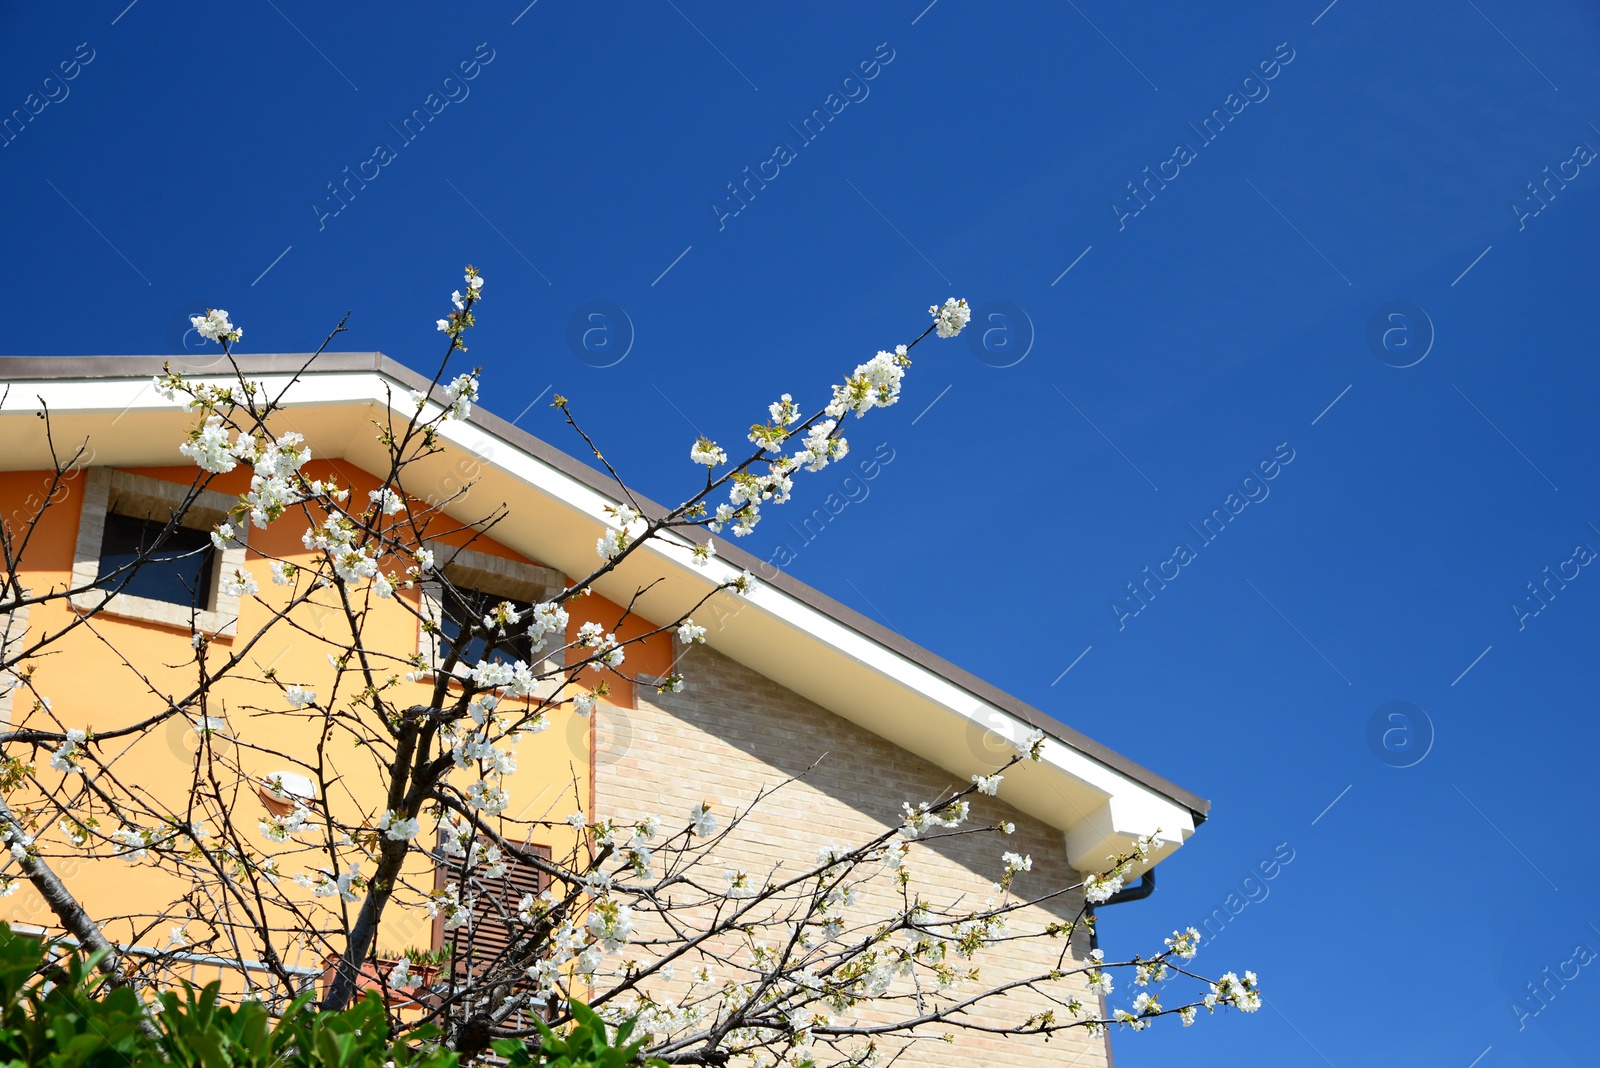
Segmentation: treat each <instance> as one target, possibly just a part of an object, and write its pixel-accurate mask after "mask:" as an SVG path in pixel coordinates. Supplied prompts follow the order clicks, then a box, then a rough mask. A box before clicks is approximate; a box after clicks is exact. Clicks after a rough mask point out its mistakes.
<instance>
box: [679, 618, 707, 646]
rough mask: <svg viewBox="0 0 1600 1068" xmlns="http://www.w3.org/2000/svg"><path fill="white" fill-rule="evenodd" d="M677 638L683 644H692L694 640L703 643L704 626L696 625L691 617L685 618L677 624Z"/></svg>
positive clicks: (704, 639)
mask: <svg viewBox="0 0 1600 1068" xmlns="http://www.w3.org/2000/svg"><path fill="white" fill-rule="evenodd" d="M678 640H679V641H680V642H682V643H683V644H685V645H693V644H694V643H695V642H699V643H700V644H701V645H704V644H705V641H706V628H704V627H702V626H700V625H698V624H697V623H695V621H694V620H692V619H686V620H684V621H683V622H682V623H681V624H679V626H678Z"/></svg>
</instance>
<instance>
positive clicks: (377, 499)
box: [367, 486, 406, 515]
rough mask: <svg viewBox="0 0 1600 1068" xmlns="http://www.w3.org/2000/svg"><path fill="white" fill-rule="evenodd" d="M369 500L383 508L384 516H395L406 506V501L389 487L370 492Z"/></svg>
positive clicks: (368, 494)
mask: <svg viewBox="0 0 1600 1068" xmlns="http://www.w3.org/2000/svg"><path fill="white" fill-rule="evenodd" d="M367 498H368V499H369V500H370V501H372V502H373V503H374V504H376V505H378V506H379V507H380V508H382V509H383V514H384V515H394V514H395V513H396V512H398V511H400V509H402V508H404V507H405V506H406V502H405V499H404V498H402V497H401V496H400V495H399V494H398V493H396V492H395V491H394V490H392V489H390V488H389V487H388V486H384V487H383V488H381V489H375V490H370V491H368V493H367Z"/></svg>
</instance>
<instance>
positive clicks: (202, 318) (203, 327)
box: [189, 308, 244, 343]
mask: <svg viewBox="0 0 1600 1068" xmlns="http://www.w3.org/2000/svg"><path fill="white" fill-rule="evenodd" d="M189 325H190V326H192V327H194V329H195V332H196V333H198V334H199V335H200V336H201V337H203V338H207V339H209V340H211V341H216V342H219V343H220V342H223V341H238V340H239V339H240V338H242V337H244V331H243V330H241V329H239V328H238V327H237V326H234V325H233V324H232V323H230V322H228V313H227V311H226V310H224V309H222V308H208V309H207V310H206V313H205V314H204V315H191V316H189Z"/></svg>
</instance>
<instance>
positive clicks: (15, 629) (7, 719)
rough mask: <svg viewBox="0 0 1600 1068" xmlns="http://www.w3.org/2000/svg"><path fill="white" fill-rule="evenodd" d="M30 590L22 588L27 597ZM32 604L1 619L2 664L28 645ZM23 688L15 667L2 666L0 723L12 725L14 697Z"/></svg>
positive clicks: (14, 609) (0, 651)
mask: <svg viewBox="0 0 1600 1068" xmlns="http://www.w3.org/2000/svg"><path fill="white" fill-rule="evenodd" d="M29 593H30V591H29V590H26V589H24V590H22V596H24V597H26V596H28V595H29ZM31 607H32V605H23V606H22V607H21V608H13V609H12V610H11V611H9V612H7V613H6V614H5V617H4V619H0V664H4V663H5V660H6V658H7V657H9V656H14V655H16V652H17V651H18V649H19V648H20V647H23V646H24V645H26V643H27V640H28V609H29V608H31ZM20 689H22V678H21V676H19V675H18V674H17V672H16V670H15V669H13V668H7V667H0V725H4V726H7V727H9V726H11V705H12V698H14V697H15V696H16V693H17V691H18V690H20Z"/></svg>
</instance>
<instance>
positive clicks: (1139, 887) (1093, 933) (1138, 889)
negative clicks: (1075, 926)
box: [1086, 868, 1156, 950]
mask: <svg viewBox="0 0 1600 1068" xmlns="http://www.w3.org/2000/svg"><path fill="white" fill-rule="evenodd" d="M1155 892H1156V870H1155V868H1151V869H1149V870H1148V871H1146V872H1145V873H1144V875H1142V876H1140V878H1139V881H1138V882H1137V883H1135V884H1133V885H1132V886H1125V887H1123V888H1122V889H1121V890H1118V891H1117V892H1116V893H1114V894H1112V895H1111V896H1110V897H1108V898H1106V899H1105V900H1104V901H1102V902H1100V904H1098V905H1088V906H1086V907H1087V908H1088V910H1089V916H1090V918H1091V919H1092V918H1093V917H1094V914H1095V910H1096V909H1103V908H1107V907H1109V906H1111V905H1120V904H1122V903H1123V902H1124V901H1143V900H1144V899H1145V898H1147V897H1149V896H1150V895H1151V894H1153V893H1155ZM1089 948H1090V949H1091V950H1095V949H1099V948H1100V931H1099V929H1098V925H1095V924H1091V925H1090V926H1089Z"/></svg>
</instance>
